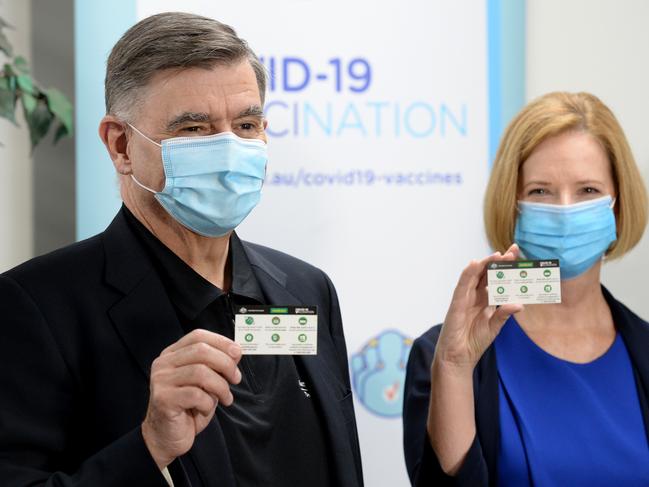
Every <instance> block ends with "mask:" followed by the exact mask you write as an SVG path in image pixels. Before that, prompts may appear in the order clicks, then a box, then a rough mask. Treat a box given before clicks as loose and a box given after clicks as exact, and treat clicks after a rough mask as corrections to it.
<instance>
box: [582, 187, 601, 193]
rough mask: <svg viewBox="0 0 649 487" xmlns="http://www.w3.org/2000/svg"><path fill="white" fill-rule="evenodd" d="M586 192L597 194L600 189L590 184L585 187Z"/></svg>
mask: <svg viewBox="0 0 649 487" xmlns="http://www.w3.org/2000/svg"><path fill="white" fill-rule="evenodd" d="M584 193H587V194H597V193H599V191H598V190H597V189H595V188H592V187H590V186H589V187H587V188H584Z"/></svg>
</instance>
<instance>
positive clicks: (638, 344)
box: [602, 286, 649, 441]
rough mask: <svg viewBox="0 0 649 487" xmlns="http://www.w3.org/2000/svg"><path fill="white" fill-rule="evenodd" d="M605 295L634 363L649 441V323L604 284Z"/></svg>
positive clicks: (648, 439)
mask: <svg viewBox="0 0 649 487" xmlns="http://www.w3.org/2000/svg"><path fill="white" fill-rule="evenodd" d="M602 291H603V292H604V297H605V298H606V301H607V302H608V305H609V308H610V309H611V314H612V315H613V322H614V323H615V326H616V327H617V329H618V331H619V332H620V334H621V335H622V339H623V340H624V344H625V345H626V348H627V350H628V352H629V356H630V357H631V363H632V364H633V369H634V375H635V381H636V387H637V388H638V398H639V400H640V407H641V409H642V418H643V419H644V426H645V434H646V435H647V441H649V353H647V344H649V324H647V323H646V322H645V321H643V320H642V319H640V318H639V317H638V316H637V315H635V314H634V313H632V312H631V311H630V310H629V309H628V308H627V307H626V306H624V305H623V304H622V303H620V302H619V301H617V300H616V299H615V298H614V297H613V296H612V295H611V293H609V292H608V290H607V289H606V288H605V287H604V286H602Z"/></svg>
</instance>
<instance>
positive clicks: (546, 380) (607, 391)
mask: <svg viewBox="0 0 649 487" xmlns="http://www.w3.org/2000/svg"><path fill="white" fill-rule="evenodd" d="M495 348H496V361H497V364H498V376H499V416H500V449H499V452H498V479H499V485H501V486H516V487H518V486H531V485H534V486H540V487H546V486H588V487H596V486H607V487H608V486H625V487H632V486H649V444H648V443H647V434H646V432H645V425H644V422H643V419H642V412H641V409H640V402H639V398H638V392H637V389H636V384H635V378H634V374H633V368H632V366H631V360H630V359H629V354H628V352H627V349H626V346H625V345H624V341H623V340H622V338H621V337H620V335H619V334H618V335H617V336H616V338H615V342H614V343H613V345H612V346H611V348H610V349H609V350H608V351H607V352H606V353H605V354H604V355H602V356H601V357H599V358H597V359H595V360H593V361H592V362H589V363H586V364H577V363H573V362H568V361H565V360H562V359H559V358H557V357H554V356H553V355H550V354H548V353H547V352H545V351H544V350H542V349H541V348H540V347H539V346H537V345H536V344H535V343H534V342H533V341H532V340H531V339H530V338H529V337H528V336H527V335H526V334H525V332H524V331H523V330H522V329H521V327H520V326H519V324H518V323H517V322H516V320H515V319H514V318H513V317H511V318H510V319H509V320H508V321H507V323H505V326H504V327H503V329H502V330H501V332H500V334H499V335H498V337H497V338H496V341H495ZM648 353H649V352H648Z"/></svg>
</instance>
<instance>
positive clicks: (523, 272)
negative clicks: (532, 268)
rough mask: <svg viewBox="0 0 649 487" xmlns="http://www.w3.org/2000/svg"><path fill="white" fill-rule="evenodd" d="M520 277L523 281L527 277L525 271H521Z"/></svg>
mask: <svg viewBox="0 0 649 487" xmlns="http://www.w3.org/2000/svg"><path fill="white" fill-rule="evenodd" d="M521 277H522V278H523V279H525V278H526V277H527V271H521Z"/></svg>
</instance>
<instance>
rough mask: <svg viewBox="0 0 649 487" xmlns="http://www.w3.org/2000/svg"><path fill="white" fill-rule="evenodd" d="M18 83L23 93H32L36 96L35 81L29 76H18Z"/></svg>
mask: <svg viewBox="0 0 649 487" xmlns="http://www.w3.org/2000/svg"><path fill="white" fill-rule="evenodd" d="M16 82H17V83H18V87H19V88H20V90H21V91H22V92H23V93H30V94H32V95H34V94H35V93H34V81H33V80H32V77H31V76H29V75H28V74H21V75H20V76H16Z"/></svg>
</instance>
